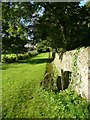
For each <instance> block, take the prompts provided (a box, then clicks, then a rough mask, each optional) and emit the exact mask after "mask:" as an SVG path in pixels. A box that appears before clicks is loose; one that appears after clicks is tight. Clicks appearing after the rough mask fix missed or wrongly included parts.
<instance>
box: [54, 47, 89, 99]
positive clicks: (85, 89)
mask: <svg viewBox="0 0 90 120" xmlns="http://www.w3.org/2000/svg"><path fill="white" fill-rule="evenodd" d="M54 64H55V66H56V68H57V70H58V71H59V74H60V75H61V70H62V69H63V71H70V72H71V80H70V84H69V85H70V86H71V87H72V88H74V89H75V90H76V92H77V93H78V94H80V95H81V96H82V97H85V98H86V99H90V47H87V48H84V47H82V48H80V49H76V50H71V51H67V52H65V53H64V54H63V57H62V59H60V58H59V55H58V54H57V53H56V55H55V59H54Z"/></svg>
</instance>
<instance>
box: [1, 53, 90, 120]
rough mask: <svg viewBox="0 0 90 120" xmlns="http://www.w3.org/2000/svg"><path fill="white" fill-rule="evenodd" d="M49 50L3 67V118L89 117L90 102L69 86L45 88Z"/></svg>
mask: <svg viewBox="0 0 90 120" xmlns="http://www.w3.org/2000/svg"><path fill="white" fill-rule="evenodd" d="M47 59H48V53H42V54H39V55H37V56H36V57H33V58H31V59H30V60H23V61H19V62H18V63H17V62H16V63H11V64H5V63H4V64H3V66H2V88H3V89H2V101H3V111H2V116H3V118H54V117H56V118H58V117H60V118H88V109H90V108H89V106H88V103H87V102H86V100H84V99H82V98H81V97H79V96H78V95H77V94H76V93H74V92H73V91H70V90H69V89H67V90H65V91H62V92H60V93H56V94H55V93H54V92H53V91H48V90H43V89H42V88H41V87H40V81H41V80H42V79H43V76H44V73H45V70H46V62H47Z"/></svg>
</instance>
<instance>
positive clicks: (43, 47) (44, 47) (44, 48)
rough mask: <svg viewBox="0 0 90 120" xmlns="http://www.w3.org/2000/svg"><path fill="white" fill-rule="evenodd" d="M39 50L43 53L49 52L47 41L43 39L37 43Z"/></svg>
mask: <svg viewBox="0 0 90 120" xmlns="http://www.w3.org/2000/svg"><path fill="white" fill-rule="evenodd" d="M37 51H38V52H39V53H43V52H49V51H50V50H49V47H48V46H47V41H45V40H44V41H41V42H40V43H38V45H37Z"/></svg>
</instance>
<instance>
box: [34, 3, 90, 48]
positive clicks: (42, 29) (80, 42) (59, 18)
mask: <svg viewBox="0 0 90 120" xmlns="http://www.w3.org/2000/svg"><path fill="white" fill-rule="evenodd" d="M44 8H45V11H44V14H43V16H42V17H41V18H40V19H39V21H38V25H37V32H38V33H37V34H36V35H37V36H38V37H40V38H42V39H46V40H47V42H49V45H50V46H51V47H53V48H63V49H65V50H71V49H75V48H77V47H81V46H88V45H90V40H89V37H90V26H89V23H90V9H89V8H87V6H84V7H80V6H79V3H70V2H69V3H65V2H64V3H56V2H51V3H46V4H45V3H44Z"/></svg>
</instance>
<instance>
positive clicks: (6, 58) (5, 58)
mask: <svg viewBox="0 0 90 120" xmlns="http://www.w3.org/2000/svg"><path fill="white" fill-rule="evenodd" d="M37 54H38V52H37V51H36V50H35V51H32V52H28V53H24V54H4V55H2V62H5V63H14V62H17V61H18V60H25V59H28V58H30V57H32V56H35V55H37Z"/></svg>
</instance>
